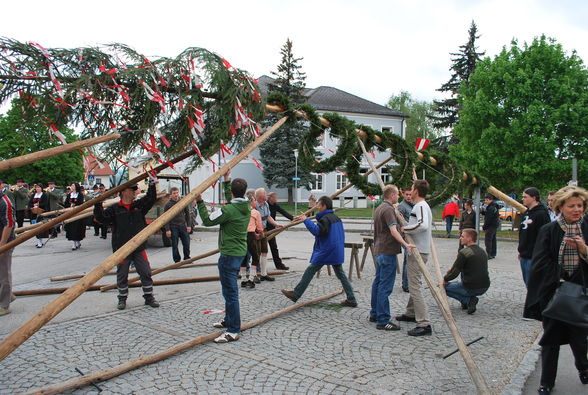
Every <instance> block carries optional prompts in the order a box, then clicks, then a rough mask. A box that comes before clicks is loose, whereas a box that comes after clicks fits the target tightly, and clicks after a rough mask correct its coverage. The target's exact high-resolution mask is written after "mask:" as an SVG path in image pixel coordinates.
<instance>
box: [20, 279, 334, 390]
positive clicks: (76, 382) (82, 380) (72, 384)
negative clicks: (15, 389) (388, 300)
mask: <svg viewBox="0 0 588 395" xmlns="http://www.w3.org/2000/svg"><path fill="white" fill-rule="evenodd" d="M342 292H343V290H342V289H340V290H339V291H337V292H333V293H330V294H328V295H323V296H319V297H318V298H314V299H311V300H308V301H306V302H299V303H295V304H293V305H291V306H288V307H286V308H285V309H282V310H279V311H276V312H274V313H271V314H267V315H264V316H262V317H260V318H258V319H256V320H253V321H249V322H247V323H245V324H243V325H241V331H246V330H248V329H251V328H254V327H256V326H258V325H261V324H263V323H265V322H267V321H269V320H272V319H274V318H277V317H280V316H282V315H284V314H287V313H289V312H291V311H294V310H297V309H299V308H301V307H305V306H309V305H311V304H315V303H319V302H322V301H323V300H327V299H331V298H333V297H335V296H337V295H339V294H341V293H342ZM222 333H223V332H222V331H220V332H214V333H210V334H208V335H204V336H198V337H197V338H194V339H192V340H189V341H187V342H185V343H181V344H178V345H176V346H173V347H171V348H168V349H167V350H164V351H160V352H158V353H156V354H152V355H146V356H141V357H139V358H136V359H132V360H130V361H128V362H125V363H123V364H120V365H118V366H115V367H113V368H110V369H103V370H99V371H97V372H94V373H91V374H87V375H85V376H82V377H74V378H71V379H69V380H66V381H63V382H61V383H55V384H51V385H47V386H45V387H41V388H37V389H34V390H32V391H31V392H29V394H58V393H61V392H64V391H68V390H73V389H76V388H80V387H84V386H86V385H90V384H92V383H98V382H101V381H105V380H108V379H111V378H113V377H116V376H120V375H121V374H123V373H126V372H129V371H131V370H133V369H137V368H140V367H141V366H145V365H149V364H152V363H155V362H159V361H162V360H164V359H166V358H169V357H171V356H173V355H176V354H179V353H181V352H183V351H186V350H188V349H190V348H192V347H194V346H197V345H199V344H202V343H205V342H209V341H211V340H213V339H215V338H216V337H218V336H220V335H221V334H222Z"/></svg>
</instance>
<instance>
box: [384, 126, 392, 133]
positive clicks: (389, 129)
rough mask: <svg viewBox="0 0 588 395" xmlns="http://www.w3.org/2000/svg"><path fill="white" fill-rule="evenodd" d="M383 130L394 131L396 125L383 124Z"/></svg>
mask: <svg viewBox="0 0 588 395" xmlns="http://www.w3.org/2000/svg"><path fill="white" fill-rule="evenodd" d="M382 132H390V133H394V126H382Z"/></svg>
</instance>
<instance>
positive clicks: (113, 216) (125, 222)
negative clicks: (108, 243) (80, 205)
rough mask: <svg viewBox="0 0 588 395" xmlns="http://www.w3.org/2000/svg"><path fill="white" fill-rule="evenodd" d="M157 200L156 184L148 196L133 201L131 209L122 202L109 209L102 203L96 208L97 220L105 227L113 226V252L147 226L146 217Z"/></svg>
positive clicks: (148, 190)
mask: <svg viewBox="0 0 588 395" xmlns="http://www.w3.org/2000/svg"><path fill="white" fill-rule="evenodd" d="M156 199H157V193H156V191H155V184H150V185H149V189H147V194H146V195H145V196H144V197H142V198H141V199H139V200H135V201H133V203H131V205H130V208H129V209H127V208H126V207H125V206H124V205H123V204H122V202H119V203H118V204H114V205H112V206H110V207H108V208H107V209H104V208H103V207H102V203H97V204H96V205H95V206H94V217H95V218H96V220H97V221H98V222H100V223H101V224H104V225H112V251H116V250H118V249H119V248H120V247H122V246H123V245H124V244H126V242H127V241H129V240H131V239H132V238H133V237H134V236H135V235H136V234H137V233H139V232H140V231H142V230H143V229H144V228H145V227H146V226H147V222H146V221H145V215H146V214H147V212H148V211H149V210H150V209H151V207H153V205H154V204H155V200H156ZM145 244H146V243H143V244H142V245H141V246H139V247H138V248H137V249H136V250H139V251H140V250H143V249H145Z"/></svg>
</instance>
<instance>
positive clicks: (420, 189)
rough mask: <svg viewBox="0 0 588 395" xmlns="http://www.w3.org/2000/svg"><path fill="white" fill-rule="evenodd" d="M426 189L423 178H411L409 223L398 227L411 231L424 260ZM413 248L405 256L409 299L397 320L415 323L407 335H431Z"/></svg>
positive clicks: (429, 223) (428, 229) (429, 217)
mask: <svg viewBox="0 0 588 395" xmlns="http://www.w3.org/2000/svg"><path fill="white" fill-rule="evenodd" d="M428 192H429V183H428V182H427V181H426V180H414V181H413V184H412V193H411V200H412V202H413V203H414V206H413V208H412V211H411V213H410V219H409V221H408V224H407V225H406V226H405V227H404V228H402V229H401V230H402V231H403V232H405V233H407V234H410V235H411V236H412V238H413V240H414V243H415V245H416V247H417V248H418V250H419V252H420V254H421V258H422V259H423V262H425V263H427V258H428V257H429V254H430V252H431V237H432V227H433V214H432V213H431V208H430V207H429V205H428V203H427V201H426V200H425V197H426V196H427V193H428ZM414 254H415V252H414V250H412V251H410V255H409V256H408V289H409V295H410V296H409V298H408V303H407V305H406V312H405V313H404V314H401V315H398V316H396V320H397V321H406V322H416V324H417V325H416V327H415V328H413V329H411V330H409V331H408V335H409V336H430V335H431V333H432V330H431V322H430V320H429V312H428V311H427V305H426V304H425V299H424V297H423V293H422V277H423V274H422V273H421V270H420V268H419V265H418V262H417V260H416V258H415V255H414Z"/></svg>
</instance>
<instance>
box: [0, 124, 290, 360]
mask: <svg viewBox="0 0 588 395" xmlns="http://www.w3.org/2000/svg"><path fill="white" fill-rule="evenodd" d="M287 119H288V117H283V118H281V119H280V120H279V121H278V122H276V124H275V125H274V126H272V127H271V128H270V129H269V130H267V131H266V132H265V133H264V134H262V135H261V136H260V137H258V138H257V139H256V140H255V141H253V142H252V143H250V144H249V145H248V146H247V147H246V148H245V149H244V150H243V151H242V152H241V153H239V155H237V156H235V157H234V158H233V159H231V161H229V162H228V163H227V164H225V165H224V166H223V167H221V168H220V169H219V170H217V171H216V172H215V173H214V174H212V175H211V176H209V177H208V178H207V179H206V180H205V181H204V182H203V183H202V184H200V185H198V186H197V187H196V188H194V189H193V190H192V191H191V192H190V193H189V194H188V195H187V196H185V197H183V198H182V199H181V200H180V201H178V202H177V203H176V204H174V206H173V207H171V208H170V209H169V210H168V211H166V212H165V213H163V215H161V216H160V217H159V218H157V219H156V220H154V221H153V222H151V223H150V224H149V225H148V226H147V227H145V228H144V229H143V230H142V231H141V232H139V233H138V234H137V235H136V236H135V237H133V238H132V239H131V240H129V241H128V242H127V243H126V244H125V245H123V246H122V247H121V248H119V249H118V250H117V251H116V252H114V253H113V254H112V255H111V256H110V257H108V258H107V259H105V260H104V261H103V262H102V263H100V264H99V265H98V266H97V267H96V268H95V269H94V270H92V271H91V272H89V273H88V274H86V275H85V276H84V277H83V278H81V279H80V280H78V281H77V282H76V283H75V284H74V285H72V286H71V287H70V288H69V289H68V290H67V291H65V292H64V293H63V294H61V295H60V296H58V297H57V298H55V300H53V301H52V302H51V303H49V304H48V305H47V306H45V307H44V308H43V309H42V310H41V311H39V312H38V313H37V314H36V315H35V316H34V317H33V318H31V319H30V320H29V321H27V322H25V323H24V324H23V325H21V326H20V327H19V328H18V329H16V330H15V331H14V332H12V333H11V334H10V335H9V336H8V337H6V338H5V339H4V340H3V341H2V342H1V343H0V360H3V359H4V358H6V357H7V356H8V355H10V353H11V352H12V351H14V350H15V349H16V348H18V346H20V345H21V344H22V343H24V342H25V341H26V340H27V339H28V338H29V337H31V336H32V335H33V334H34V333H35V332H37V331H38V330H39V329H40V328H41V327H43V325H45V324H46V323H47V322H49V321H50V320H51V319H52V318H53V317H55V316H56V315H57V314H59V312H61V311H62V310H63V309H65V308H66V307H67V306H68V305H69V304H70V303H71V302H73V301H74V300H75V299H76V298H77V297H78V296H80V295H81V294H82V293H84V291H85V290H86V288H88V287H89V286H91V285H93V284H94V283H96V281H98V280H99V279H100V278H102V277H103V276H104V275H105V274H106V273H108V272H109V271H110V269H112V268H113V267H114V266H115V265H116V264H117V263H118V262H120V261H122V260H123V259H124V258H125V257H127V256H128V255H129V254H130V253H132V252H133V251H134V250H136V249H137V248H138V247H139V246H140V245H141V244H143V242H144V241H145V240H147V238H148V237H149V236H151V235H152V234H154V233H155V232H157V230H158V229H160V228H161V227H163V226H164V225H165V224H166V223H168V222H169V221H170V220H171V219H172V218H174V217H175V216H176V215H178V214H179V213H180V212H181V211H182V210H183V209H184V208H185V207H187V206H188V204H190V203H191V202H192V201H193V200H194V199H196V196H198V195H200V194H201V193H202V192H204V191H205V190H206V189H207V188H208V187H210V186H211V185H212V184H214V183H215V182H216V181H217V180H218V178H220V177H221V176H223V175H224V174H225V173H226V172H227V171H229V170H230V169H231V168H232V167H233V166H235V165H236V164H238V163H239V162H241V161H242V160H243V159H244V158H245V157H246V156H247V155H249V154H250V153H251V151H253V150H254V149H255V148H257V147H259V146H260V145H261V144H262V143H263V142H264V141H266V140H267V139H268V138H269V137H270V136H271V135H272V134H273V133H274V132H275V131H276V130H278V128H280V126H282V125H283V124H284V123H285V122H286V121H287ZM139 177H141V176H139ZM142 177H144V178H145V177H147V175H144V176H142ZM136 178H137V177H136ZM135 182H136V181H135ZM125 188H126V187H125ZM114 189H116V188H114ZM104 195H106V193H105V194H104ZM104 195H102V196H104ZM102 196H98V198H100V197H102ZM98 198H97V199H98ZM82 206H83V205H82ZM82 206H80V207H82ZM84 208H85V207H84ZM68 214H71V212H70V213H68ZM68 214H64V215H68Z"/></svg>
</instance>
